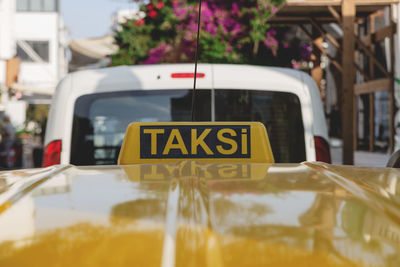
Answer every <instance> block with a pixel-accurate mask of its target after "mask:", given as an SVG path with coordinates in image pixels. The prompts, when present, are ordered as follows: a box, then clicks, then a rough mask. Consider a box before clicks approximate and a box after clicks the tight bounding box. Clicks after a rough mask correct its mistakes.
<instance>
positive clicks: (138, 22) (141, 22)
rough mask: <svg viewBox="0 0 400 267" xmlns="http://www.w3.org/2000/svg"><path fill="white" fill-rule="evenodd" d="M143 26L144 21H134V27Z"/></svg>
mask: <svg viewBox="0 0 400 267" xmlns="http://www.w3.org/2000/svg"><path fill="white" fill-rule="evenodd" d="M143 24H144V19H140V20H137V21H135V25H136V26H141V25H143Z"/></svg>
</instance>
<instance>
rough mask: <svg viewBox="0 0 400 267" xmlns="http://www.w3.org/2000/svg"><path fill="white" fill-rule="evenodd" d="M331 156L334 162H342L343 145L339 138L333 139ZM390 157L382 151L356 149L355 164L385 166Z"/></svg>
mask: <svg viewBox="0 0 400 267" xmlns="http://www.w3.org/2000/svg"><path fill="white" fill-rule="evenodd" d="M331 156H332V163H333V164H342V163H343V162H342V146H341V142H338V140H333V142H332V140H331ZM389 158H390V155H389V154H385V153H382V152H366V151H356V152H355V153H354V165H356V166H366V167H385V166H386V164H387V162H388V160H389Z"/></svg>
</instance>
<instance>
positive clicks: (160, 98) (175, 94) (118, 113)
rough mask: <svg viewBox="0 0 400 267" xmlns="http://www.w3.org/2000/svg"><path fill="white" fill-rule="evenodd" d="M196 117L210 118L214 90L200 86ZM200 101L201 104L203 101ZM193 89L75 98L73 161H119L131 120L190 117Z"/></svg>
mask: <svg viewBox="0 0 400 267" xmlns="http://www.w3.org/2000/svg"><path fill="white" fill-rule="evenodd" d="M196 100H197V102H198V103H199V104H198V105H197V106H196V111H195V112H196V114H198V115H197V116H196V118H197V119H198V120H199V121H209V120H211V91H210V90H198V91H197V93H196ZM200 103H201V104H200ZM191 106H192V91H191V90H151V91H150V90H149V91H144V90H141V91H124V92H111V93H97V94H90V95H83V96H81V97H79V98H78V99H77V100H76V102H75V107H74V119H73V126H72V140H71V159H70V162H71V164H74V165H108V164H116V163H117V160H118V155H119V150H120V148H121V145H122V141H123V139H124V134H125V130H126V128H127V126H128V125H129V123H131V122H155V121H190V120H191Z"/></svg>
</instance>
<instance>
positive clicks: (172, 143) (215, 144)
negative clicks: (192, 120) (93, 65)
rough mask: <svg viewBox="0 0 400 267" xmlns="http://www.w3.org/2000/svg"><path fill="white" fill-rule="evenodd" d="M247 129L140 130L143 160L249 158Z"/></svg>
mask: <svg viewBox="0 0 400 267" xmlns="http://www.w3.org/2000/svg"><path fill="white" fill-rule="evenodd" d="M250 153H251V147H250V126H246V125H233V126H230V125H224V126H215V125H188V126H179V127H176V126H140V157H141V158H142V159H161V158H170V159H171V158H172V159H185V158H250V155H251V154H250Z"/></svg>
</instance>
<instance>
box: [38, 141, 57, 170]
mask: <svg viewBox="0 0 400 267" xmlns="http://www.w3.org/2000/svg"><path fill="white" fill-rule="evenodd" d="M60 159H61V140H54V141H52V142H50V144H48V145H47V146H46V148H45V149H44V155H43V164H42V165H43V167H48V166H52V165H56V164H60Z"/></svg>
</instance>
